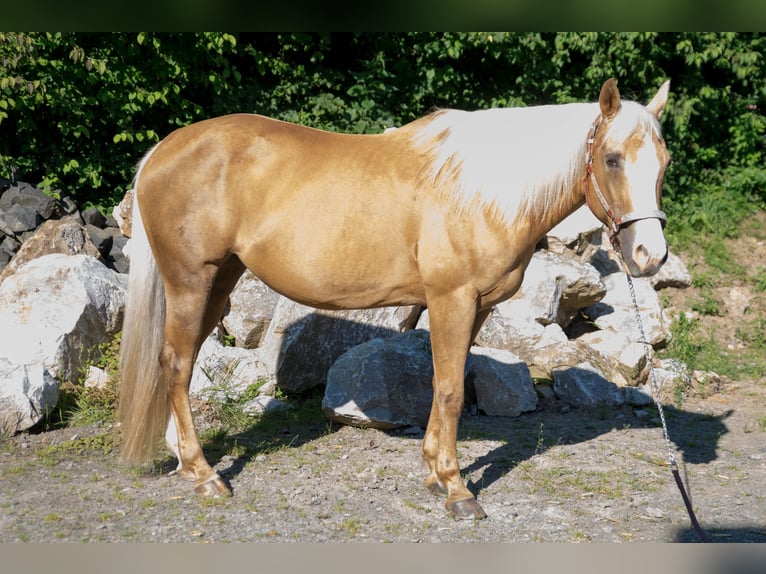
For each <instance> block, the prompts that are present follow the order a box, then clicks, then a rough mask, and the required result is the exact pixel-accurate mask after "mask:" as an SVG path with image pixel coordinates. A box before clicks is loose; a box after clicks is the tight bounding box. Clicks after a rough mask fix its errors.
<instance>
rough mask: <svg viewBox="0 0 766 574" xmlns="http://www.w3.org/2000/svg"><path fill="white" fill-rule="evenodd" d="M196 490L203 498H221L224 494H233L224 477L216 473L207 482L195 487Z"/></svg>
mask: <svg viewBox="0 0 766 574" xmlns="http://www.w3.org/2000/svg"><path fill="white" fill-rule="evenodd" d="M194 492H196V493H197V494H199V495H200V496H201V497H203V498H221V497H224V496H231V489H230V488H229V487H228V485H227V484H226V483H225V482H224V481H223V479H222V478H221V477H220V476H218V474H214V475H213V476H211V477H210V478H208V479H207V480H206V481H205V482H203V483H201V484H198V485H196V486H195V487H194Z"/></svg>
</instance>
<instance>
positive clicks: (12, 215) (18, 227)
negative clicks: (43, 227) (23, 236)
mask: <svg viewBox="0 0 766 574" xmlns="http://www.w3.org/2000/svg"><path fill="white" fill-rule="evenodd" d="M0 220H2V222H3V229H7V230H10V231H11V232H12V233H14V234H19V233H22V232H24V231H31V230H33V229H35V228H36V227H37V226H38V225H40V224H41V223H42V222H43V218H42V216H41V215H40V214H39V213H37V212H36V211H35V210H34V209H31V208H28V207H23V206H21V205H18V204H15V203H14V204H13V205H11V206H9V207H6V208H4V209H3V210H2V211H1V212H0Z"/></svg>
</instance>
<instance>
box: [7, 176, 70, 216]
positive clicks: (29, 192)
mask: <svg viewBox="0 0 766 574" xmlns="http://www.w3.org/2000/svg"><path fill="white" fill-rule="evenodd" d="M14 205H16V206H18V207H19V208H21V209H23V210H25V211H32V212H35V213H37V214H38V215H39V216H40V218H41V219H52V218H56V217H60V216H61V212H62V209H61V206H60V205H59V204H58V202H57V201H56V200H55V199H54V198H53V197H51V196H50V195H46V194H45V193H44V192H43V191H41V190H39V189H36V188H35V187H33V186H32V185H30V184H28V183H24V182H18V183H16V184H14V185H11V186H10V187H9V188H8V190H6V191H5V192H4V193H3V195H2V196H1V197H0V211H2V212H5V211H7V210H8V209H9V208H10V207H11V206H14Z"/></svg>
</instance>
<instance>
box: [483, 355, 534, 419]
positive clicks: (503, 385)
mask: <svg viewBox="0 0 766 574" xmlns="http://www.w3.org/2000/svg"><path fill="white" fill-rule="evenodd" d="M469 377H470V378H471V379H472V381H473V389H474V392H475V394H476V405H477V407H478V409H479V411H483V412H484V414H486V415H489V416H503V417H516V416H519V415H520V414H521V413H524V412H529V411H534V410H535V409H536V408H537V393H536V392H535V384H534V382H533V381H532V376H531V375H530V373H529V368H528V367H527V365H526V363H524V362H523V361H522V360H521V359H520V358H519V357H517V356H516V355H514V354H513V353H511V352H509V351H503V350H500V349H487V348H482V347H473V348H472V349H471V361H470V374H469Z"/></svg>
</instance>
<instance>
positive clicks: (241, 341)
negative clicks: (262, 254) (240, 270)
mask: <svg viewBox="0 0 766 574" xmlns="http://www.w3.org/2000/svg"><path fill="white" fill-rule="evenodd" d="M278 301H279V294H278V293H276V292H275V291H273V290H272V289H270V288H269V287H268V286H267V285H266V284H265V283H263V281H261V280H260V279H258V278H257V277H256V276H255V275H253V273H252V272H251V271H249V270H248V271H245V273H244V274H243V275H242V277H240V279H239V281H238V282H237V284H236V286H235V287H234V290H233V291H232V293H231V295H230V296H229V308H228V310H227V311H226V314H225V315H224V316H223V320H222V321H223V326H224V328H225V329H226V331H227V332H228V333H229V334H230V335H233V336H234V341H235V344H236V345H237V346H238V347H244V348H246V349H254V348H256V347H258V346H259V345H260V344H261V340H262V339H263V336H264V335H265V334H266V330H267V329H268V327H269V323H271V318H272V317H273V316H274V309H275V308H276V306H277V302H278Z"/></svg>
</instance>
